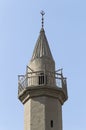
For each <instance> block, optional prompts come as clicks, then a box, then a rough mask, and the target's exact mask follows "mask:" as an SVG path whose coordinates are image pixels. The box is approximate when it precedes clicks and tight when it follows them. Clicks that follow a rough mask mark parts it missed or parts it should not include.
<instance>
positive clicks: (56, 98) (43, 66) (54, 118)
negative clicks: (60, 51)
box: [18, 11, 68, 130]
mask: <svg viewBox="0 0 86 130" xmlns="http://www.w3.org/2000/svg"><path fill="white" fill-rule="evenodd" d="M41 14H42V28H41V30H40V34H39V37H38V40H37V42H36V45H35V48H34V51H33V55H32V58H31V60H30V62H29V64H28V65H27V67H26V74H25V75H19V76H18V98H19V100H20V101H21V102H22V104H23V105H24V130H62V105H63V103H64V102H65V101H66V100H67V98H68V96H67V83H66V78H65V77H64V76H63V73H62V69H59V70H57V71H56V70H55V61H54V59H53V56H52V54H51V51H50V48H49V44H48V41H47V38H46V35H45V31H44V18H43V15H44V12H43V11H42V12H41Z"/></svg>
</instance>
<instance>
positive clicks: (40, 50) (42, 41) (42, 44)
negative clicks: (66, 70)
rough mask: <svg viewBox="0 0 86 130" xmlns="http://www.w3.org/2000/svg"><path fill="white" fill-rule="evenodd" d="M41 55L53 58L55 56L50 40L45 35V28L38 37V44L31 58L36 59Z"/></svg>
mask: <svg viewBox="0 0 86 130" xmlns="http://www.w3.org/2000/svg"><path fill="white" fill-rule="evenodd" d="M41 57H46V58H49V59H51V60H53V57H52V54H51V51H50V48H49V45H48V41H47V38H46V35H45V31H44V29H43V28H42V29H41V31H40V35H39V37H38V40H37V43H36V46H35V48H34V51H33V55H32V59H31V60H34V59H36V58H41Z"/></svg>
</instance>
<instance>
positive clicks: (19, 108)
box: [0, 0, 86, 130]
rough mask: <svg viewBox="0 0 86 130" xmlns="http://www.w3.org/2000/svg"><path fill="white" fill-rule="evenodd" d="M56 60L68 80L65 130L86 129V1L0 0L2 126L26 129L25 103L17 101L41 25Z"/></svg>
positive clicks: (2, 127)
mask: <svg viewBox="0 0 86 130" xmlns="http://www.w3.org/2000/svg"><path fill="white" fill-rule="evenodd" d="M41 10H44V11H45V12H46V15H45V23H44V26H45V32H46V36H47V39H48V42H49V45H50V48H51V51H52V54H53V57H54V59H55V62H56V69H59V68H64V70H63V72H64V75H65V76H66V77H67V78H68V79H67V81H68V95H69V100H68V101H67V102H66V103H65V104H64V106H63V130H69V129H70V130H76V129H77V130H81V129H83V130H86V101H85V99H86V83H85V81H86V1H85V0H53V1H48V0H36V1H34V0H31V1H30V0H0V90H1V94H0V130H11V129H12V130H15V129H16V130H23V129H24V128H23V125H24V119H23V112H24V111H23V105H22V104H21V102H20V101H19V100H18V99H17V91H18V78H17V75H18V74H24V73H25V71H26V65H27V64H28V62H29V60H30V58H31V56H32V52H33V49H34V46H35V43H36V40H37V38H38V35H39V32H40V28H41V15H40V11H41Z"/></svg>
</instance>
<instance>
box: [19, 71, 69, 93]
mask: <svg viewBox="0 0 86 130" xmlns="http://www.w3.org/2000/svg"><path fill="white" fill-rule="evenodd" d="M45 85H46V86H49V87H54V86H56V87H58V88H61V89H63V91H64V92H65V93H66V94H67V85H66V78H65V77H63V74H62V71H60V72H59V73H58V71H57V72H48V71H47V72H46V73H45V72H44V71H35V72H28V73H27V74H26V75H19V76H18V95H19V94H20V93H21V92H23V91H24V90H25V89H26V88H28V87H34V86H35V87H36V86H37V87H38V86H39V87H40V86H45Z"/></svg>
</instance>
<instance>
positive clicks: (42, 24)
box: [41, 10, 45, 28]
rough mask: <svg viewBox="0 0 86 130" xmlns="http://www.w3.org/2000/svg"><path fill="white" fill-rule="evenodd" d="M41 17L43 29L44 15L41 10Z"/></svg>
mask: <svg viewBox="0 0 86 130" xmlns="http://www.w3.org/2000/svg"><path fill="white" fill-rule="evenodd" d="M41 15H42V28H43V27H44V17H43V16H44V15H45V12H44V11H43V10H42V11H41Z"/></svg>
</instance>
